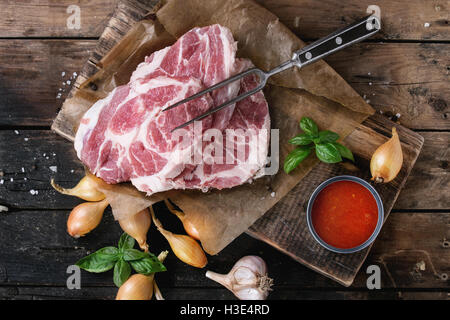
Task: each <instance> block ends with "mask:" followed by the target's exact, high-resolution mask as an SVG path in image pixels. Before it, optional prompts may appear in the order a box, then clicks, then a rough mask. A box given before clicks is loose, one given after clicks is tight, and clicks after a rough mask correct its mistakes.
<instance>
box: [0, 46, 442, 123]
mask: <svg viewBox="0 0 450 320" xmlns="http://www.w3.org/2000/svg"><path fill="white" fill-rule="evenodd" d="M95 46H96V41H94V40H24V41H21V40H0V70H1V73H0V126H1V125H9V126H11V125H45V126H49V125H51V123H52V121H53V119H54V118H55V116H56V113H57V111H58V109H59V108H60V106H61V104H62V101H63V100H64V98H65V96H66V94H68V92H69V89H70V88H69V87H70V86H71V85H72V84H73V81H74V79H73V72H77V74H79V73H80V70H81V68H82V66H83V64H84V63H85V62H86V60H87V59H88V58H89V55H90V51H91V50H93V49H94V48H95ZM449 47H450V45H449V44H411V43H408V44H394V43H388V44H386V43H385V44H382V43H376V44H375V43H364V44H359V45H355V46H353V47H350V48H347V49H346V50H345V51H343V52H339V53H336V54H335V55H333V56H330V57H329V58H328V59H327V62H329V64H330V65H331V66H332V67H333V68H335V69H336V71H337V72H338V73H340V74H341V75H342V77H343V78H344V79H345V80H346V81H348V82H349V83H351V85H352V86H353V87H354V88H355V90H356V91H357V92H358V93H359V94H360V95H361V96H366V98H367V99H368V100H370V104H371V105H372V106H373V107H375V108H376V109H378V110H382V111H383V112H385V113H389V114H390V115H395V114H397V113H399V114H400V115H401V118H400V122H401V123H402V124H403V125H405V126H407V127H409V128H413V129H442V130H447V129H450V121H449V114H450V111H449V110H450V103H449V100H450V88H449V86H448V82H449V80H450V79H449V71H448V68H449V66H450V56H449V52H450V50H448V49H449ZM43 53H44V54H43ZM62 72H65V75H64V76H62ZM369 73H370V74H369ZM71 77H72V79H71ZM67 80H69V81H70V82H71V84H70V85H69V84H67V83H66V82H65V81H67ZM63 81H64V84H63ZM59 93H61V96H60V97H59V98H57V97H58V94H59Z"/></svg>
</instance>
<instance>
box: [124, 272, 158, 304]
mask: <svg viewBox="0 0 450 320" xmlns="http://www.w3.org/2000/svg"><path fill="white" fill-rule="evenodd" d="M153 277H154V276H153V274H151V275H149V276H145V275H143V274H140V273H136V274H133V275H132V276H131V277H130V278H128V280H127V281H125V283H124V284H122V286H120V288H119V291H118V292H117V296H116V300H150V299H151V298H152V296H153Z"/></svg>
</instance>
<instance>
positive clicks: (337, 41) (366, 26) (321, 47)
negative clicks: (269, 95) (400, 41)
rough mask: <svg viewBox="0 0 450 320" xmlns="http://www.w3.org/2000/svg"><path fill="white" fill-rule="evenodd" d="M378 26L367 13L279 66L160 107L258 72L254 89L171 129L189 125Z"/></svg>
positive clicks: (254, 71) (249, 71)
mask: <svg viewBox="0 0 450 320" xmlns="http://www.w3.org/2000/svg"><path fill="white" fill-rule="evenodd" d="M380 29H381V21H380V18H379V17H378V16H376V15H370V16H368V17H365V18H364V19H361V20H359V21H357V22H355V23H353V24H351V25H349V26H347V27H345V28H343V29H341V30H338V31H336V32H333V33H332V34H330V35H328V36H326V37H324V38H322V39H319V40H317V41H316V42H314V43H311V44H310V45H307V46H305V47H303V48H302V49H300V50H298V51H296V52H294V54H293V55H292V58H291V59H290V60H288V61H286V62H284V63H282V64H280V65H279V66H277V67H275V68H273V69H272V70H270V71H267V72H266V71H263V70H261V69H258V68H251V69H248V70H246V71H244V72H241V73H239V74H237V75H235V76H232V77H230V78H228V79H226V80H224V81H222V82H219V83H217V84H215V85H213V86H211V87H209V88H207V89H205V90H203V91H200V92H198V93H196V94H194V95H192V96H190V97H188V98H186V99H183V100H181V101H179V102H177V103H175V104H173V105H171V106H169V107H167V108H165V109H164V110H163V111H168V110H171V109H173V108H176V107H178V106H180V105H182V104H183V103H186V102H188V101H191V100H194V99H196V98H198V97H200V96H202V95H204V94H206V93H208V92H211V91H213V90H216V89H218V88H221V87H223V86H226V85H228V84H230V83H232V82H234V81H238V80H240V79H242V78H243V77H245V76H248V75H250V74H256V75H258V77H259V79H260V82H259V85H258V86H257V87H255V88H254V89H252V90H249V91H247V92H245V93H243V94H240V95H238V96H236V97H235V98H233V99H231V100H229V101H227V102H225V103H222V104H221V105H219V106H217V107H214V108H212V109H211V110H208V111H207V112H206V113H204V114H202V115H200V116H198V117H195V118H193V119H192V120H189V121H187V122H185V123H183V124H182V125H180V126H178V127H176V128H175V129H173V130H172V132H173V131H175V130H177V129H180V128H183V127H185V126H188V125H189V124H191V123H193V122H194V121H198V120H202V119H203V118H205V117H207V116H209V115H211V114H213V113H215V112H217V111H219V110H221V109H223V108H225V107H227V106H229V105H231V104H234V103H236V102H238V101H241V100H243V99H245V98H247V97H249V96H251V95H253V94H255V93H256V92H258V91H260V90H261V89H263V88H264V86H265V85H266V83H267V80H268V79H269V77H271V76H273V75H274V74H277V73H280V72H282V71H284V70H286V69H289V68H291V67H293V66H296V67H298V68H303V67H304V66H307V65H308V64H311V63H313V62H316V61H318V60H320V59H322V58H323V57H325V56H327V55H329V54H331V53H333V52H336V51H338V50H341V49H343V48H345V47H348V46H350V45H352V44H354V43H357V42H360V41H362V40H364V39H366V38H368V37H370V36H372V35H374V34H375V33H377V32H378V31H379V30H380Z"/></svg>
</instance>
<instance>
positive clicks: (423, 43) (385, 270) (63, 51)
mask: <svg viewBox="0 0 450 320" xmlns="http://www.w3.org/2000/svg"><path fill="white" fill-rule="evenodd" d="M69 2H70V3H69ZM258 2H259V3H261V4H263V5H264V6H266V8H268V9H269V10H271V11H273V12H274V13H276V14H277V15H278V16H279V17H280V20H281V21H282V22H283V23H285V24H286V25H288V26H289V27H290V28H291V30H293V31H294V32H295V33H296V34H297V35H299V36H300V37H302V38H304V39H305V40H310V39H316V38H318V37H319V36H323V35H325V34H328V33H329V32H332V31H333V30H335V29H336V28H337V27H339V26H344V25H346V24H347V23H348V22H350V21H352V20H354V19H356V18H357V17H359V16H360V14H361V13H362V12H363V11H364V12H365V8H366V5H367V3H366V1H354V0H346V1H341V2H339V3H336V2H335V1H321V2H320V3H318V2H317V1H314V0H277V1H266V0H259V1H258ZM116 3H117V1H116V0H110V1H108V0H104V1H103V0H85V1H79V2H78V3H77V4H78V5H79V6H80V8H81V17H82V24H81V29H80V30H69V29H67V27H66V19H67V17H68V16H69V14H67V12H66V9H67V6H69V5H70V4H72V1H65V0H62V1H58V2H57V3H56V2H55V1H37V0H34V1H5V0H2V1H0V10H1V12H2V13H3V14H4V19H2V20H1V21H0V143H1V147H0V181H1V180H4V182H3V184H0V205H3V206H6V207H8V208H9V211H8V212H6V213H5V212H1V213H0V230H1V232H0V240H1V244H0V251H1V252H2V255H1V256H0V299H60V298H66V299H70V298H78V299H89V298H91V299H112V298H113V297H114V296H115V293H116V290H117V289H116V288H115V287H114V286H113V285H112V280H111V277H112V274H110V273H107V274H99V275H91V274H88V273H83V275H82V276H83V289H82V290H67V289H66V288H65V279H66V274H65V268H63V267H62V265H64V266H67V265H68V264H72V263H73V262H74V261H76V260H77V259H79V258H80V257H82V256H84V255H85V254H86V253H87V252H92V251H93V250H96V249H98V248H100V246H101V245H111V244H113V243H114V242H115V241H117V239H118V237H119V236H120V230H119V228H118V226H117V225H116V224H115V223H114V221H113V220H112V217H111V216H110V215H106V217H105V219H104V221H103V222H102V225H101V226H100V227H99V228H100V229H98V230H97V231H96V232H93V233H92V234H90V235H88V236H87V237H85V238H84V239H81V240H74V239H72V238H70V236H68V235H67V234H66V233H65V231H64V230H65V221H66V219H67V215H68V213H69V211H70V209H71V208H72V207H73V206H74V205H76V204H77V203H79V201H78V200H76V199H74V198H71V197H66V196H62V195H59V194H56V193H55V192H54V191H53V190H52V189H51V186H50V185H49V183H48V180H49V178H50V176H52V175H55V173H54V172H53V171H51V169H50V166H54V165H56V166H58V174H57V179H58V181H59V182H61V183H62V184H64V185H65V186H72V185H74V184H75V183H76V181H77V180H78V179H79V178H80V177H81V176H82V167H81V165H80V163H79V162H78V161H76V160H75V155H74V153H73V150H72V146H71V144H70V143H68V142H66V141H65V140H64V139H62V138H60V137H58V136H56V135H55V134H53V133H52V132H50V131H49V130H48V129H49V126H50V124H51V121H52V119H53V118H54V116H55V115H56V113H57V111H58V108H59V107H60V105H61V103H62V101H63V99H64V97H65V94H67V92H68V91H69V88H67V87H66V86H63V85H62V80H64V81H65V82H66V81H67V80H69V81H71V84H70V85H68V86H69V87H70V86H72V84H73V79H71V78H72V77H73V72H77V74H79V73H80V70H81V68H82V66H83V64H84V63H85V62H86V60H87V59H88V57H89V56H90V51H91V50H93V49H94V48H95V46H96V40H97V38H98V37H99V36H100V35H101V33H102V31H103V30H104V27H105V25H106V22H107V21H108V20H109V19H110V18H111V16H112V12H113V10H114V8H115V5H116ZM377 4H378V5H379V6H380V7H381V10H382V19H383V32H382V33H380V34H379V35H378V36H377V39H373V40H370V41H369V42H364V43H361V44H358V45H356V46H353V47H351V48H348V49H347V50H346V52H347V54H344V52H340V53H337V54H336V55H333V56H330V57H329V58H328V59H327V62H328V63H329V64H330V65H331V66H332V67H333V68H335V69H336V70H337V71H338V72H339V73H340V74H341V75H342V76H343V77H344V79H345V80H346V81H347V82H349V83H351V85H352V86H353V87H354V88H355V90H356V91H357V92H359V93H360V94H361V95H362V96H364V95H366V97H367V99H369V100H370V104H371V105H372V106H373V107H375V108H376V109H378V110H382V111H384V115H385V116H387V117H393V116H394V115H395V114H397V113H400V115H401V117H400V119H399V122H400V123H401V124H403V125H406V126H407V127H409V128H411V129H416V130H418V131H419V133H420V135H422V136H423V137H424V138H425V143H424V147H423V151H422V153H421V154H420V156H419V159H418V160H417V163H416V165H415V167H414V169H413V170H412V172H411V175H410V178H409V179H408V181H407V183H406V185H405V187H404V188H403V190H402V192H401V193H400V195H399V198H398V200H397V202H396V204H395V207H394V209H393V211H392V213H391V215H390V217H389V219H388V220H387V222H386V224H385V225H384V227H383V229H382V231H381V233H380V236H379V237H378V239H377V241H376V242H375V244H374V246H373V247H372V250H371V252H370V254H369V255H368V257H367V260H366V262H365V263H364V264H363V266H362V267H361V271H360V272H359V273H358V274H357V276H356V278H355V281H354V282H353V284H352V286H351V288H348V289H346V288H344V287H342V286H340V285H339V284H337V283H336V282H334V281H331V280H329V279H328V278H326V277H323V276H322V275H320V274H318V273H316V272H313V271H311V270H309V269H307V268H304V267H302V266H301V265H300V264H298V262H296V261H294V260H293V259H291V258H290V257H288V256H287V255H285V254H283V253H281V252H279V251H278V250H275V249H273V248H272V247H271V246H269V245H267V244H265V243H263V242H261V241H257V240H255V239H253V238H251V237H249V236H248V235H242V236H241V237H240V238H238V239H236V240H235V241H234V242H233V243H232V244H231V245H230V246H229V247H227V248H226V249H225V250H224V251H223V252H222V253H221V255H219V256H215V257H211V258H210V262H209V265H208V268H209V269H211V270H214V271H218V272H226V271H227V270H228V269H229V268H230V267H231V265H232V264H233V262H234V261H235V260H237V259H238V258H239V257H241V256H242V255H244V254H259V255H261V256H262V257H263V258H264V259H265V260H266V261H267V262H268V265H269V272H270V275H271V276H273V277H274V278H275V287H274V291H273V292H272V293H271V295H270V296H269V298H272V299H448V298H449V296H448V292H449V288H450V283H449V280H448V276H447V275H448V274H449V272H450V270H449V261H450V256H449V243H448V239H449V238H450V234H449V230H450V228H449V223H450V222H449V218H450V202H449V197H448V194H449V193H450V185H449V181H450V180H449V175H450V169H449V161H450V159H449V157H450V152H449V151H450V132H449V119H448V112H449V107H448V104H449V102H448V101H449V99H448V95H449V92H448V88H449V87H448V77H449V67H450V61H449V56H448V52H449V43H448V41H449V40H450V38H449V32H448V30H449V29H448V16H449V8H448V4H447V3H446V2H445V1H419V0H417V1H413V2H407V1H390V0H389V1H387V0H386V1H377ZM297 17H299V18H297ZM427 22H428V23H429V24H430V26H429V27H425V23H427ZM373 53H376V54H373ZM348 57H351V58H350V59H348ZM405 57H406V58H405ZM37 66H39V67H37ZM62 72H65V76H62V75H61V74H62ZM369 73H370V74H369ZM370 83H371V84H372V85H371V84H370ZM6 89H7V90H6ZM59 89H61V90H59ZM61 91H63V92H62V94H61V96H62V97H60V98H56V97H57V96H58V93H60V92H61ZM373 93H375V95H373ZM370 95H372V96H370ZM14 130H17V132H18V134H16V133H15V132H14ZM25 139H28V140H27V141H25ZM44 153H45V156H44ZM53 153H54V154H55V155H53ZM47 157H48V158H47ZM22 167H23V168H24V171H25V172H22ZM71 170H74V171H73V172H71ZM11 178H12V179H13V181H10V179H11ZM25 178H26V179H27V180H25ZM30 190H38V194H36V195H31V193H30ZM159 210H160V211H164V208H163V207H161V208H159ZM161 215H162V217H161V218H167V219H170V215H167V217H166V216H165V215H163V214H161ZM49 217H51V218H49ZM167 221H168V222H167V223H170V221H169V220H167ZM179 228H181V227H180V226H179ZM48 230H53V231H52V232H47V231H48ZM104 230H108V231H109V232H102V231H104ZM180 230H181V229H180ZM150 237H151V239H152V240H153V239H154V240H155V242H156V244H157V245H156V248H158V249H159V248H160V249H161V250H162V249H165V248H167V244H166V243H165V242H164V240H163V239H161V238H160V236H159V234H158V233H156V232H154V231H152V233H151V234H150ZM97 243H98V244H99V245H98V246H97V245H96V244H97ZM159 246H160V247H159ZM155 251H156V249H155ZM39 253H41V254H42V255H43V256H44V257H45V259H43V258H42V259H41V258H40V257H39ZM28 254H29V255H30V262H29V263H27V258H28V256H27V258H25V257H24V256H25V255H28ZM422 262H423V263H424V264H425V270H421V269H420V268H419V267H418V264H419V265H421V266H422ZM370 264H376V265H379V266H380V268H381V272H382V289H381V290H371V291H368V290H367V289H366V284H365V282H366V278H367V274H366V273H365V269H366V268H367V266H368V265H370ZM6 265H7V266H6ZM167 265H168V266H169V268H170V269H169V270H170V272H168V273H167V274H164V275H163V274H161V275H160V277H161V281H160V282H161V285H160V287H161V290H162V291H163V294H164V295H165V296H166V297H167V298H170V299H182V298H198V299H211V298H215V299H222V298H233V297H232V296H231V295H230V294H229V293H228V292H227V291H226V290H225V289H223V288H221V287H219V286H217V285H216V284H215V283H212V282H211V281H209V280H208V279H206V278H205V277H204V274H203V273H202V272H197V270H196V269H194V268H189V267H186V266H185V265H183V264H182V263H180V262H179V261H177V260H176V259H175V258H173V257H170V256H169V260H168V263H167ZM49 274H52V276H51V277H50V276H49ZM446 276H447V277H446Z"/></svg>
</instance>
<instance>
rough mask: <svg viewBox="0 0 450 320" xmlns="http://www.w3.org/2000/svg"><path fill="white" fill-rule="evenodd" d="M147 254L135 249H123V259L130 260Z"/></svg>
mask: <svg viewBox="0 0 450 320" xmlns="http://www.w3.org/2000/svg"><path fill="white" fill-rule="evenodd" d="M146 256H147V254H146V253H145V252H142V251H139V250H136V249H126V250H124V251H123V260H125V261H132V260H139V259H142V258H145V257H146Z"/></svg>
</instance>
